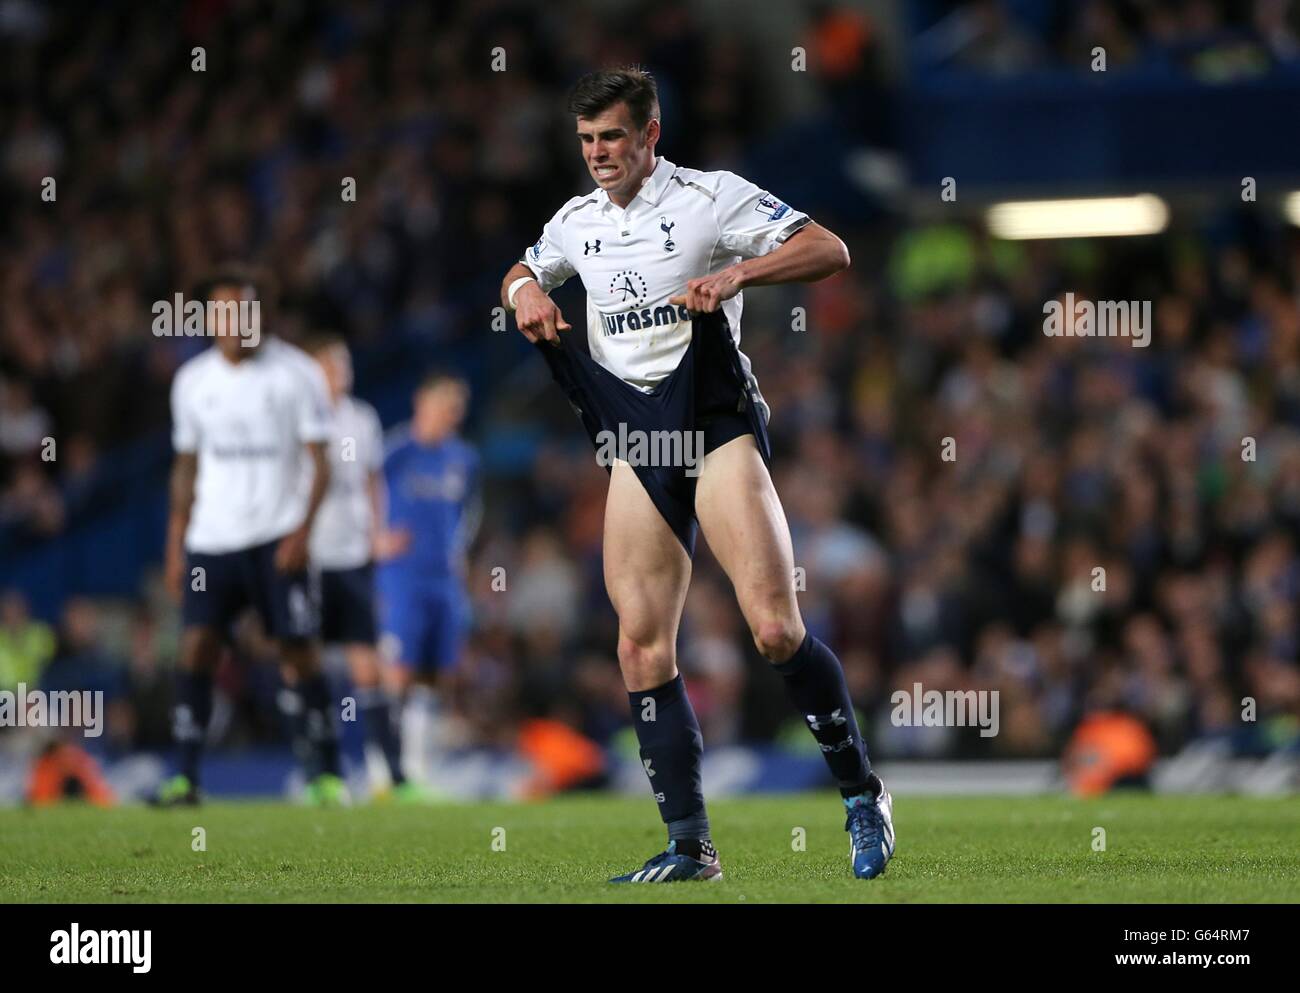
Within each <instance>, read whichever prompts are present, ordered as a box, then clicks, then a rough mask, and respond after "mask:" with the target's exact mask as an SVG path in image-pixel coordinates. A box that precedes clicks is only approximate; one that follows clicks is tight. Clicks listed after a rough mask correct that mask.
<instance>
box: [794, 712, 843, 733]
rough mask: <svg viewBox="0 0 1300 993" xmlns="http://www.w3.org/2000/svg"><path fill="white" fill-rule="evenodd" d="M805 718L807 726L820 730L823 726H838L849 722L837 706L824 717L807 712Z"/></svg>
mask: <svg viewBox="0 0 1300 993" xmlns="http://www.w3.org/2000/svg"><path fill="white" fill-rule="evenodd" d="M805 719H806V720H807V721H808V726H809V727H810V728H812V729H813V730H814V731H820V730H822V729H823V728H830V727H839V726H840V725H843V724H847V723H848V722H849V719H848V718H847V717H845V716H844V715H843V714H842V713H841V712H840V710H839V709H838V708H837V709H835V710H832V711H831V712H830V713H829V714H827V715H825V716H824V717H822V716H819V715H817V714H807V715H805Z"/></svg>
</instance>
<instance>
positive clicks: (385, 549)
mask: <svg viewBox="0 0 1300 993" xmlns="http://www.w3.org/2000/svg"><path fill="white" fill-rule="evenodd" d="M369 490H370V512H371V514H373V515H374V522H375V529H374V539H373V541H372V542H371V550H370V554H371V556H372V557H373V558H374V560H375V561H376V562H387V561H388V560H389V559H395V558H397V557H398V556H399V555H405V554H406V551H407V549H409V548H410V547H411V533H410V532H409V531H407V530H406V529H405V528H397V529H395V530H392V529H390V528H389V527H388V483H387V481H386V480H385V479H384V471H383V469H382V468H380V469H375V470H373V471H372V472H371V473H370V481H369Z"/></svg>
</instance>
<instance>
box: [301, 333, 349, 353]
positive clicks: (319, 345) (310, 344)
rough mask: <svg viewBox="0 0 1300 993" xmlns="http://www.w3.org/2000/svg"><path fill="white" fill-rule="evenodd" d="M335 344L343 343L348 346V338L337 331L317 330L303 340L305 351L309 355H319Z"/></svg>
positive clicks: (345, 346)
mask: <svg viewBox="0 0 1300 993" xmlns="http://www.w3.org/2000/svg"><path fill="white" fill-rule="evenodd" d="M335 345H342V346H343V347H344V348H347V346H348V340H347V339H346V338H344V337H343V335H341V334H339V333H338V332H337V331H317V332H316V333H315V334H313V335H311V336H310V337H308V339H307V340H306V341H305V342H303V351H304V352H306V353H307V354H308V355H319V354H320V353H321V352H324V351H327V350H329V349H331V348H333V347H334V346H335Z"/></svg>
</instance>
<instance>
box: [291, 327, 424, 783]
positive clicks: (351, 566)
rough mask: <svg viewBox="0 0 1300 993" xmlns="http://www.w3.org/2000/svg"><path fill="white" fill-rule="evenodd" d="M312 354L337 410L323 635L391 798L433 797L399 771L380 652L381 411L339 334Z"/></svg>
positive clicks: (323, 568)
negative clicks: (356, 387) (356, 389)
mask: <svg viewBox="0 0 1300 993" xmlns="http://www.w3.org/2000/svg"><path fill="white" fill-rule="evenodd" d="M309 351H310V352H311V354H312V356H313V357H314V358H315V359H316V361H317V363H319V364H320V367H321V371H322V373H324V376H325V383H326V385H327V386H328V388H329V396H330V404H331V406H332V408H333V414H334V417H333V436H332V437H331V439H330V443H329V447H328V456H329V463H330V485H329V490H328V491H327V492H326V494H325V500H324V502H323V503H322V504H321V508H320V512H319V513H318V514H317V515H316V524H315V527H314V528H313V529H312V533H311V561H312V565H313V566H314V567H316V568H317V569H319V570H320V593H321V640H322V641H323V642H324V643H325V644H326V645H327V646H341V648H342V650H343V653H344V657H345V658H346V660H347V666H348V671H349V673H350V675H351V677H352V682H353V685H354V686H355V687H356V693H357V709H358V711H359V712H360V713H359V716H360V718H361V729H362V734H363V735H364V737H365V742H366V746H367V751H368V752H371V753H377V754H378V755H380V756H382V758H383V762H384V764H385V765H386V767H387V772H388V779H389V781H390V782H391V784H392V786H393V793H394V796H395V797H396V798H397V799H398V800H399V801H403V802H408V801H423V800H428V799H431V795H430V794H429V793H428V791H426V790H424V789H422V788H421V787H420V786H419V785H417V784H415V783H413V782H408V781H407V779H406V777H405V775H404V774H403V771H402V754H401V743H400V737H399V734H398V729H397V722H396V721H395V720H394V715H393V705H392V700H393V695H392V692H391V690H390V687H389V686H388V685H386V680H385V679H384V671H383V667H382V666H381V664H380V658H379V649H378V640H379V634H378V627H377V623H376V610H375V561H376V559H377V558H378V559H382V558H386V557H388V554H389V553H388V552H387V551H386V547H387V546H386V545H385V542H386V541H388V542H389V543H391V539H390V537H389V532H387V531H386V530H385V529H384V526H383V522H384V516H385V509H384V507H385V489H384V472H383V466H384V436H383V427H382V425H381V424H380V421H379V415H378V414H377V413H375V409H374V408H373V407H371V406H370V404H368V403H366V402H365V401H364V400H359V399H357V398H356V397H354V396H352V395H351V391H352V356H351V353H350V352H349V351H348V346H347V343H346V342H345V341H344V340H343V338H342V337H341V336H339V335H320V336H318V337H316V338H314V339H313V340H312V342H311V343H310V345H309Z"/></svg>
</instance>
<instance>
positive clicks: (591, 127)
mask: <svg viewBox="0 0 1300 993" xmlns="http://www.w3.org/2000/svg"><path fill="white" fill-rule="evenodd" d="M578 141H579V142H580V143H581V144H582V158H583V161H584V162H586V163H587V171H588V172H589V173H591V178H592V179H594V180H595V181H596V185H597V186H599V187H600V188H601V189H603V190H604V191H605V192H606V193H608V194H609V197H610V199H611V200H613V201H614V202H615V203H617V204H619V205H620V206H626V205H627V202H628V201H630V200H631V199H632V197H634V196H636V192H637V190H639V189H640V188H641V181H642V180H643V179H645V177H646V176H648V175H650V173H651V172H653V171H654V164H655V144H656V143H657V142H658V141H659V121H658V119H657V118H653V117H652V118H651V119H650V120H649V121H647V122H646V126H645V128H644V129H642V130H640V131H638V130H637V129H636V128H635V126H634V125H633V124H632V116H631V114H630V113H629V112H628V109H627V104H626V103H623V102H621V101H620V102H619V103H616V104H614V105H613V106H612V107H608V108H606V109H605V110H602V111H601V112H600V113H599V114H597V115H596V116H595V117H592V118H586V117H579V118H578Z"/></svg>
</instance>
